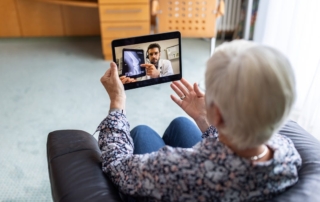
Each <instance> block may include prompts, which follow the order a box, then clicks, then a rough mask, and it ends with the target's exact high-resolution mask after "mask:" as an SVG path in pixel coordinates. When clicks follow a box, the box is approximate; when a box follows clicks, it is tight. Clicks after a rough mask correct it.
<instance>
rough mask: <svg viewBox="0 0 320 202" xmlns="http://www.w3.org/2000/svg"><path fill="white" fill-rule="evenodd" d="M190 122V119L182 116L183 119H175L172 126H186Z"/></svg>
mask: <svg viewBox="0 0 320 202" xmlns="http://www.w3.org/2000/svg"><path fill="white" fill-rule="evenodd" d="M190 122H191V121H190V120H189V119H188V118H186V117H183V116H181V117H177V118H175V119H173V120H172V121H171V123H170V125H175V126H180V125H184V124H186V123H190Z"/></svg>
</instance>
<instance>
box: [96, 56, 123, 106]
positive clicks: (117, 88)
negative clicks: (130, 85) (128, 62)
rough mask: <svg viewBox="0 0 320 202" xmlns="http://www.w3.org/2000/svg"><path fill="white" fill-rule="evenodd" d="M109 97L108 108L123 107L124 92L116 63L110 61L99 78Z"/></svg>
mask: <svg viewBox="0 0 320 202" xmlns="http://www.w3.org/2000/svg"><path fill="white" fill-rule="evenodd" d="M100 81H101V83H102V85H103V86H104V88H105V89H106V90H107V92H108V94H109V97H110V109H125V102H126V94H125V92H124V87H123V84H122V82H121V80H120V79H119V76H118V69H117V65H116V64H115V63H114V62H111V63H110V68H109V69H108V70H107V71H106V73H105V74H104V75H103V76H102V77H101V79H100Z"/></svg>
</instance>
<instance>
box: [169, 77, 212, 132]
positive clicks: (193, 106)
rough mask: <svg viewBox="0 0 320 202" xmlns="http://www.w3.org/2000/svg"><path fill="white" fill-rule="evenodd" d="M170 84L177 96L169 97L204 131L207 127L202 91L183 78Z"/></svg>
mask: <svg viewBox="0 0 320 202" xmlns="http://www.w3.org/2000/svg"><path fill="white" fill-rule="evenodd" d="M170 86H171V88H172V89H173V90H174V92H176V94H177V95H178V97H176V96H174V95H171V99H172V100H173V101H174V102H175V103H177V105H179V106H180V107H181V108H182V109H183V110H184V111H185V112H186V113H187V114H188V115H189V116H190V117H191V118H193V119H194V120H195V121H196V123H197V125H198V127H199V128H200V130H201V131H202V132H204V131H205V130H206V129H207V128H208V127H209V124H208V121H207V111H206V106H205V100H204V99H205V97H204V93H203V92H201V91H200V89H199V87H198V85H197V84H196V83H194V85H193V86H192V85H191V84H190V83H189V82H188V81H187V80H185V79H184V78H182V79H181V80H180V81H174V82H172V84H171V85H170Z"/></svg>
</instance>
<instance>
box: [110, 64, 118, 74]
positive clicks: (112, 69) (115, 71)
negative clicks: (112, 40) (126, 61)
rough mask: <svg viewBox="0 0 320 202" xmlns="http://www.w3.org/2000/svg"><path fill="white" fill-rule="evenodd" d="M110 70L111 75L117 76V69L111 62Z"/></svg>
mask: <svg viewBox="0 0 320 202" xmlns="http://www.w3.org/2000/svg"><path fill="white" fill-rule="evenodd" d="M110 69H111V75H115V74H116V75H117V76H118V68H117V65H116V63H114V62H111V63H110Z"/></svg>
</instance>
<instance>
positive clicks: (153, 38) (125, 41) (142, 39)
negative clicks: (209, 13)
mask: <svg viewBox="0 0 320 202" xmlns="http://www.w3.org/2000/svg"><path fill="white" fill-rule="evenodd" d="M169 39H178V40H179V55H180V57H179V70H180V73H179V74H174V75H171V76H165V77H159V78H155V79H148V80H143V81H137V82H134V83H127V84H123V86H124V89H125V90H129V89H135V88H140V87H145V86H151V85H156V84H161V83H166V82H171V81H176V80H180V79H181V78H182V62H181V55H182V53H181V34H180V32H179V31H174V32H166V33H160V34H153V35H145V36H137V37H130V38H122V39H116V40H113V41H112V43H111V45H112V57H113V61H114V62H116V55H115V48H116V47H119V46H128V45H134V44H139V43H148V42H150V43H157V42H160V41H162V40H169Z"/></svg>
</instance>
